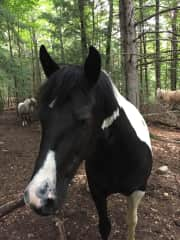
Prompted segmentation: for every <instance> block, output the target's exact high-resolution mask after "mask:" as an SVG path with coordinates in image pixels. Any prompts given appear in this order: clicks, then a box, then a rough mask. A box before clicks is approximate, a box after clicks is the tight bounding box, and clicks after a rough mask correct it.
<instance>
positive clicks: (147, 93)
mask: <svg viewBox="0 0 180 240" xmlns="http://www.w3.org/2000/svg"><path fill="white" fill-rule="evenodd" d="M139 8H140V21H142V20H143V18H144V14H143V1H142V0H139ZM140 25H141V32H140V34H141V33H142V37H141V43H142V53H143V54H144V57H143V62H144V74H143V77H144V81H143V86H144V88H145V89H143V94H144V100H145V101H146V102H148V100H149V82H148V69H147V68H148V66H147V50H146V36H145V34H144V33H145V30H144V22H142V24H140ZM141 58H142V57H141Z"/></svg>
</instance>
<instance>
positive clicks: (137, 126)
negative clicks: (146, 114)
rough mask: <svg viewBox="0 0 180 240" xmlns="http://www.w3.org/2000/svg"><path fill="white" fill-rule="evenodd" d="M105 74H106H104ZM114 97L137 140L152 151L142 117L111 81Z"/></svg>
mask: <svg viewBox="0 0 180 240" xmlns="http://www.w3.org/2000/svg"><path fill="white" fill-rule="evenodd" d="M105 74H106V73H105ZM111 84H112V87H113V91H114V95H115V97H116V99H117V101H118V104H119V106H120V107H121V108H122V109H123V110H124V112H125V114H126V116H127V118H128V120H129V122H130V124H131V126H132V127H133V128H134V130H135V132H136V134H137V136H138V138H139V139H140V140H141V141H142V142H145V143H146V144H147V145H148V146H149V148H150V150H151V149H152V147H151V141H150V136H149V130H148V127H147V125H146V122H145V120H144V118H143V116H142V115H141V114H140V112H139V111H138V109H137V108H136V107H135V106H134V105H133V104H132V103H130V102H129V101H128V100H126V99H125V98H124V97H123V96H122V95H121V94H120V93H119V91H118V89H117V88H116V86H115V85H114V83H113V82H112V81H111Z"/></svg>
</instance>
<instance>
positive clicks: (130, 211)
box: [127, 191, 145, 240]
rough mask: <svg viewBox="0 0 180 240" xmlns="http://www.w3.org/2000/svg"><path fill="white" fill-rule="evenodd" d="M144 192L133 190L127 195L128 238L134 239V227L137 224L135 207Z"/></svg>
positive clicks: (129, 239) (136, 207)
mask: <svg viewBox="0 0 180 240" xmlns="http://www.w3.org/2000/svg"><path fill="white" fill-rule="evenodd" d="M144 194H145V192H143V191H135V192H133V193H132V194H131V195H130V196H128V197H127V224H128V238H127V239H128V240H135V229H136V225H137V220H138V216H137V209H138V206H139V204H140V201H141V199H142V198H143V196H144Z"/></svg>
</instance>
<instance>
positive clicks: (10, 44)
mask: <svg viewBox="0 0 180 240" xmlns="http://www.w3.org/2000/svg"><path fill="white" fill-rule="evenodd" d="M7 34H8V44H9V53H10V57H11V64H14V56H13V49H12V39H11V30H10V23H9V21H8V20H7ZM13 79H14V89H15V98H16V106H17V105H18V102H19V96H18V84H17V78H16V76H15V74H14V73H13ZM10 97H11V96H10Z"/></svg>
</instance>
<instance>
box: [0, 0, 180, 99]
mask: <svg viewBox="0 0 180 240" xmlns="http://www.w3.org/2000/svg"><path fill="white" fill-rule="evenodd" d="M84 3H85V8H84V15H85V29H86V35H87V43H88V45H91V44H93V45H95V46H96V47H97V48H98V49H99V50H100V51H101V53H102V63H103V66H105V65H104V62H105V58H106V56H105V52H106V40H107V26H108V11H109V8H108V0H100V1H95V0H94V1H93V0H88V1H87V0H85V1H84ZM176 4H177V2H176V0H173V1H165V0H161V1H160V11H161V10H163V9H166V8H169V7H173V6H176ZM142 5H143V18H144V19H145V18H147V17H148V16H150V15H152V14H154V13H155V0H153V1H150V0H142ZM134 6H135V19H136V21H137V22H138V21H140V20H141V14H140V8H139V6H140V0H136V1H134ZM79 15H80V14H79V8H78V0H76V1H70V0H50V1H46V0H29V1H27V0H4V1H1V5H0V22H1V25H0V93H1V96H2V97H3V98H5V97H7V96H9V95H12V96H16V93H17V94H18V98H19V99H22V98H25V97H26V96H28V95H33V94H34V93H35V92H36V91H37V88H38V86H39V81H40V76H39V74H38V68H37V66H38V64H37V63H38V56H37V53H38V52H37V51H38V49H39V46H40V45H41V44H44V45H46V46H47V48H48V50H49V51H50V53H52V55H53V57H54V58H55V59H56V60H57V61H58V62H59V63H77V64H79V63H82V55H81V27H80V19H79ZM113 16H114V18H113V31H112V40H111V66H110V75H111V76H112V78H113V79H114V81H115V82H116V84H117V85H118V87H119V89H120V90H121V91H122V90H123V88H124V86H123V85H124V82H123V81H122V79H123V68H122V64H121V42H120V37H119V36H120V29H119V1H117V0H115V1H114V9H113ZM171 24H172V18H171V13H170V12H166V13H164V14H162V15H161V16H160V49H161V54H160V61H161V79H160V80H161V83H162V87H164V88H170V70H171V69H170V67H171V66H170V61H166V60H167V59H170V58H171V57H172V55H171V40H172V33H170V30H171ZM179 26H180V14H178V17H177V31H178V32H177V34H178V36H177V41H178V49H180V46H179V42H180V40H179V29H180V28H179ZM142 27H144V31H145V41H146V51H147V53H146V56H145V55H144V54H145V53H144V51H142V53H141V54H142V55H140V39H141V38H137V48H138V55H137V58H138V63H137V64H138V71H139V72H140V60H142V63H143V64H144V61H145V60H144V59H145V57H146V61H147V62H148V64H147V72H148V76H147V77H148V84H149V89H150V91H149V101H153V100H154V97H155V86H156V79H155V40H156V39H155V32H154V31H155V20H154V18H151V19H149V20H148V21H145V22H144V24H143V25H141V28H142ZM136 31H137V37H138V36H139V34H141V33H142V32H140V31H142V29H140V25H138V26H137V28H136ZM179 53H180V52H179V51H178V58H179ZM179 69H180V61H178V65H177V69H176V71H177V78H178V79H179V78H180V71H179ZM142 71H143V74H142V76H143V86H141V87H142V88H144V85H145V65H143V66H142ZM177 88H180V81H177ZM143 92H144V91H143Z"/></svg>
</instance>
